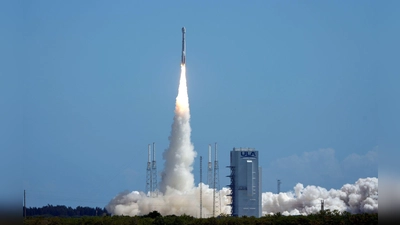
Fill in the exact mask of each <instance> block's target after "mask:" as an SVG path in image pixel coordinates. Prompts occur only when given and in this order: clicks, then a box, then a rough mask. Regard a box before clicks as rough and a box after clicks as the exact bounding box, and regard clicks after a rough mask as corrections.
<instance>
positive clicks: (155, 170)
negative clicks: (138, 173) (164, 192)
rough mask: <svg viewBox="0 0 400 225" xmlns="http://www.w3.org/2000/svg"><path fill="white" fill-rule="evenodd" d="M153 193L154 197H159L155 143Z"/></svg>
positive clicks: (154, 148) (154, 145) (154, 147)
mask: <svg viewBox="0 0 400 225" xmlns="http://www.w3.org/2000/svg"><path fill="white" fill-rule="evenodd" d="M152 178H153V180H152V186H153V187H152V191H153V192H154V195H155V196H157V195H158V187H157V164H156V143H155V142H153V165H152Z"/></svg>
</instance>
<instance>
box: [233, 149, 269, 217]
mask: <svg viewBox="0 0 400 225" xmlns="http://www.w3.org/2000/svg"><path fill="white" fill-rule="evenodd" d="M229 168H230V169H231V174H230V175H229V176H228V177H230V179H231V184H230V185H229V187H230V188H231V196H232V203H231V206H232V209H231V214H232V216H239V217H241V216H255V217H260V216H261V212H262V207H261V167H259V166H258V151H256V150H255V149H254V148H233V150H232V151H231V164H230V166H229Z"/></svg>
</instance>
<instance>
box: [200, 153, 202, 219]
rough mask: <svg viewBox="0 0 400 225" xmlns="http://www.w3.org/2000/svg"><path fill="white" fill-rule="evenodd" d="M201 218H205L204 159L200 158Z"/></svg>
mask: <svg viewBox="0 0 400 225" xmlns="http://www.w3.org/2000/svg"><path fill="white" fill-rule="evenodd" d="M200 218H203V157H202V156H200Z"/></svg>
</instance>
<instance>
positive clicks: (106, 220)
mask: <svg viewBox="0 0 400 225" xmlns="http://www.w3.org/2000/svg"><path fill="white" fill-rule="evenodd" d="M24 224H25V225H34V224H41V225H50V224H51V225H57V224H67V225H83V224H85V225H92V224H93V225H100V224H101V225H114V224H121V225H130V224H132V225H136V224H137V225H147V224H149V225H150V224H151V225H152V224H160V225H169V224H174V225H175V224H178V225H181V224H182V225H183V224H193V225H194V224H196V225H197V224H203V225H225V224H226V225H236V224H238V225H251V224H256V225H261V224H270V225H280V224H296V225H298V224H307V225H322V224H335V225H336V224H343V225H344V224H366V225H368V224H378V214H376V213H375V214H366V213H365V214H350V213H348V212H343V213H341V212H339V211H333V212H331V211H329V210H325V211H322V212H320V213H317V214H311V215H308V216H283V215H281V214H280V213H277V214H275V215H266V216H263V217H261V218H255V217H246V216H244V217H230V216H220V217H217V218H205V219H199V218H194V217H192V216H187V215H182V216H174V215H169V216H161V214H160V213H158V212H157V211H153V212H151V213H149V214H147V215H144V216H134V217H129V216H109V215H105V216H90V217H88V216H85V217H28V218H27V219H25V220H24Z"/></svg>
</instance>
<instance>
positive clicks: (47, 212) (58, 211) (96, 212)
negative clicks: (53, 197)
mask: <svg viewBox="0 0 400 225" xmlns="http://www.w3.org/2000/svg"><path fill="white" fill-rule="evenodd" d="M26 215H27V216H45V217H50V216H58V217H80V216H104V215H107V210H106V209H105V208H104V209H101V208H98V207H96V208H90V207H82V206H78V207H76V208H71V207H66V206H65V205H57V206H53V205H47V206H43V207H40V208H37V207H29V208H26Z"/></svg>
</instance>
